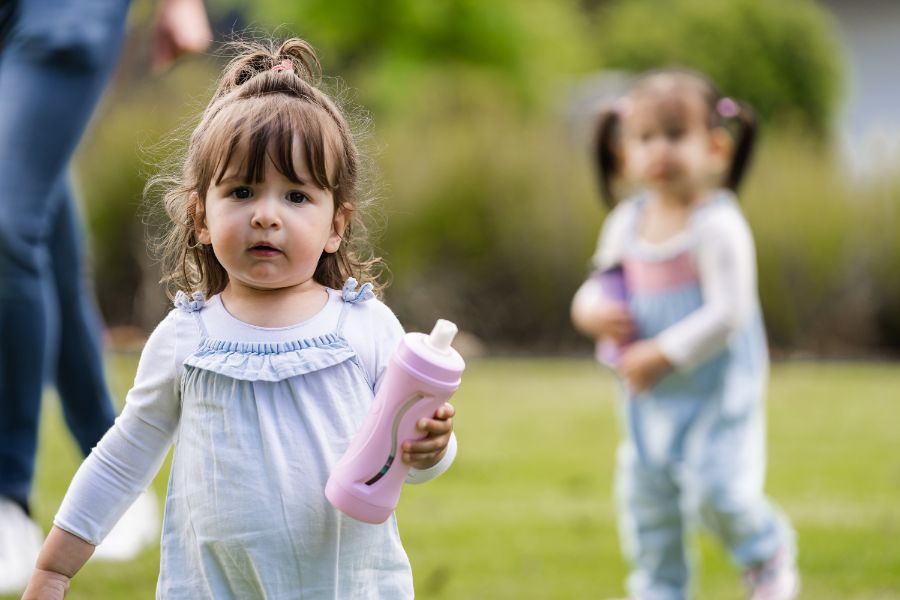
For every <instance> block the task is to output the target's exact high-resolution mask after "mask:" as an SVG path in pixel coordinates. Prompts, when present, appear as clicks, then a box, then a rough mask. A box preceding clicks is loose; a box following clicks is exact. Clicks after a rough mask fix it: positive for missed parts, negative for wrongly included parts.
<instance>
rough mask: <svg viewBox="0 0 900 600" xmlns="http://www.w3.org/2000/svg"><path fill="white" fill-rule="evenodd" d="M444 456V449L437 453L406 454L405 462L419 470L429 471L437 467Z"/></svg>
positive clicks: (404, 454)
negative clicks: (428, 469)
mask: <svg viewBox="0 0 900 600" xmlns="http://www.w3.org/2000/svg"><path fill="white" fill-rule="evenodd" d="M443 454H444V449H443V448H442V449H441V450H438V451H436V452H404V453H403V462H404V463H406V464H408V465H410V466H413V467H416V468H417V469H427V468H429V467H433V466H434V465H436V464H437V463H438V462H439V461H440V459H441V456H443Z"/></svg>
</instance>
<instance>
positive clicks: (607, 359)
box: [594, 265, 628, 365]
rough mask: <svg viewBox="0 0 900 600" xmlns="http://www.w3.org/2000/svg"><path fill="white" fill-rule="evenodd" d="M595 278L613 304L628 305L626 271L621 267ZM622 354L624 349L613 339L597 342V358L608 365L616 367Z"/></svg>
mask: <svg viewBox="0 0 900 600" xmlns="http://www.w3.org/2000/svg"><path fill="white" fill-rule="evenodd" d="M594 277H596V279H597V281H598V282H599V283H600V288H601V289H602V290H603V295H604V296H606V298H607V299H609V300H611V301H613V302H620V303H622V304H627V303H628V287H627V286H626V285H625V270H624V269H623V268H622V266H621V265H616V266H614V267H610V268H608V269H605V270H603V271H599V272H597V273H596V274H595V275H594ZM621 354H622V347H621V346H620V345H619V344H617V343H616V342H614V341H613V340H611V339H608V338H607V339H601V340H599V341H598V342H597V358H598V359H599V360H600V362H602V363H605V364H607V365H614V364H615V363H616V361H618V360H619V356H621Z"/></svg>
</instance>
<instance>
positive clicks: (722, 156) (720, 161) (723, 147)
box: [709, 127, 734, 173]
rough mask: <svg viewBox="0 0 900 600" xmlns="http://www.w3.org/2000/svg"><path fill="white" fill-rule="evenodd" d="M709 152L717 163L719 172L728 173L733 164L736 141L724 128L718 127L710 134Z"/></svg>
mask: <svg viewBox="0 0 900 600" xmlns="http://www.w3.org/2000/svg"><path fill="white" fill-rule="evenodd" d="M709 151H710V154H711V155H712V157H713V160H714V161H715V170H716V171H717V172H723V173H724V172H726V171H727V170H728V168H729V165H730V164H731V153H732V152H733V151H734V140H733V139H732V137H731V134H730V133H728V130H726V129H725V128H724V127H716V128H715V129H713V130H712V131H711V132H710V136H709Z"/></svg>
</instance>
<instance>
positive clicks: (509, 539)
mask: <svg viewBox="0 0 900 600" xmlns="http://www.w3.org/2000/svg"><path fill="white" fill-rule="evenodd" d="M135 365H136V357H134V356H115V357H112V358H111V363H110V366H111V369H110V373H111V377H112V378H113V386H114V388H115V390H116V391H117V392H118V393H119V394H120V395H123V394H124V392H125V390H127V387H128V384H129V382H130V380H131V378H132V376H133V373H134V368H135ZM454 402H455V404H456V406H457V409H458V416H457V419H456V430H457V435H458V436H459V440H460V453H459V457H458V459H457V463H456V464H455V466H454V468H453V469H452V470H451V471H450V472H448V473H447V474H446V475H445V476H444V477H443V478H441V479H439V480H436V481H434V482H432V483H430V484H428V485H425V486H420V487H408V488H407V489H406V491H405V492H404V495H403V499H402V501H401V506H400V508H399V513H398V514H399V520H400V530H401V534H402V536H403V539H404V543H405V545H406V548H407V551H408V553H409V555H410V559H411V561H412V564H413V571H414V574H415V581H416V592H417V597H418V598H422V599H449V598H453V599H465V600H468V599H486V600H497V599H499V600H505V599H516V600H522V599H535V600H555V599H593V598H607V597H616V596H621V595H622V594H623V590H622V580H623V578H624V576H625V571H626V569H625V565H624V563H623V561H622V559H621V558H620V555H619V548H618V540H617V536H616V530H615V515H614V510H613V505H612V501H611V496H612V492H611V482H612V471H613V451H614V447H615V444H616V439H617V430H616V414H615V406H614V402H613V383H612V380H611V378H610V376H609V375H607V374H606V373H604V372H603V371H602V370H600V369H599V368H598V367H596V366H595V365H594V364H593V363H592V362H591V361H590V360H588V359H575V360H571V359H569V360H563V359H516V360H503V359H484V360H478V361H472V362H471V363H470V366H469V369H468V371H467V372H466V374H465V377H464V383H463V387H462V388H461V390H460V392H459V393H458V394H457V396H456V398H455V401H454ZM42 427H43V428H42V436H43V438H42V442H41V453H40V456H39V470H38V477H37V483H36V485H37V489H36V494H35V498H34V508H35V512H36V516H37V518H38V520H39V521H40V523H41V525H42V526H43V527H44V528H45V529H46V528H47V527H49V525H50V522H51V519H52V517H53V514H54V512H55V510H56V507H57V506H58V504H59V502H60V500H61V498H62V495H63V494H64V492H65V489H66V486H67V484H68V481H69V479H70V478H71V476H72V474H73V472H74V470H75V469H76V468H77V464H78V458H77V453H76V452H75V450H74V446H73V445H72V443H71V441H70V440H69V438H68V434H67V433H66V430H65V428H64V426H63V425H62V422H61V419H60V415H59V410H58V408H57V406H56V403H55V402H54V401H48V402H47V409H46V411H45V413H44V419H43V424H42ZM769 456H770V460H769V462H770V466H769V478H768V490H769V492H770V495H771V496H772V497H773V498H774V499H775V500H776V501H777V502H778V503H779V504H780V505H781V506H782V508H784V509H785V510H786V512H787V513H788V514H789V515H790V517H791V518H792V519H793V522H794V524H795V525H796V527H797V529H798V532H799V539H800V552H801V554H800V567H801V570H802V573H803V578H804V589H803V595H802V597H803V598H805V599H809V600H831V599H834V600H838V599H840V600H845V599H857V600H864V599H865V600H875V599H878V600H887V599H900V364H898V363H816V362H810V363H780V364H776V365H775V366H774V367H773V371H772V380H771V385H770V395H769ZM165 485H166V473H165V469H164V472H162V473H161V474H160V475H159V476H158V477H157V479H156V481H155V483H154V486H155V488H156V491H157V493H158V495H159V496H160V498H162V497H163V496H164V494H165ZM696 549H697V552H696V553H697V558H698V561H699V564H700V567H699V569H698V582H697V587H696V594H695V596H696V598H698V599H702V600H729V599H738V598H743V594H742V588H741V584H740V580H739V576H738V573H737V572H736V571H735V570H734V569H733V567H732V566H731V564H730V563H729V561H728V559H727V557H726V556H725V555H724V554H723V553H722V551H721V550H720V549H719V547H718V546H717V545H716V544H715V543H714V542H713V541H712V540H711V539H709V538H708V537H706V536H704V535H702V534H701V535H698V536H697V539H696ZM157 567H158V551H156V550H148V551H146V552H144V553H143V554H142V555H141V556H140V557H138V558H137V559H136V560H134V561H132V562H128V563H112V564H111V563H94V562H91V563H88V565H87V566H86V567H85V568H84V569H83V570H82V572H81V573H80V574H79V576H78V577H77V578H76V579H75V581H74V583H73V586H72V589H71V592H70V594H69V598H71V599H74V600H79V599H91V600H95V599H99V600H105V599H123V600H124V599H128V600H142V599H150V598H153V597H154V590H155V582H156V573H157Z"/></svg>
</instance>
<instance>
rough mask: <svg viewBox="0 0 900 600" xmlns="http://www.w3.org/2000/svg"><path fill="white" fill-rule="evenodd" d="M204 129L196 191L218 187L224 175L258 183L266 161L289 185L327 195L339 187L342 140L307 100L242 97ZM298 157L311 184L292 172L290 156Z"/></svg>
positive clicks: (329, 119) (279, 95)
mask: <svg viewBox="0 0 900 600" xmlns="http://www.w3.org/2000/svg"><path fill="white" fill-rule="evenodd" d="M207 131H209V132H210V135H208V136H207V140H206V143H204V144H202V145H203V146H205V148H203V149H202V150H201V152H200V154H201V156H202V157H204V158H205V160H202V161H201V162H202V163H204V168H201V169H200V173H198V175H199V177H198V179H199V182H198V183H199V184H200V186H198V187H200V189H202V190H204V191H206V190H208V189H209V186H210V185H213V184H215V185H218V184H219V183H221V181H222V179H223V178H224V177H225V175H226V173H228V174H229V175H230V176H237V177H239V178H240V179H242V180H243V181H246V182H247V183H259V182H262V181H263V177H264V173H265V166H266V161H271V162H272V165H273V166H274V167H275V168H276V169H277V170H278V172H279V173H281V174H282V175H284V176H285V177H286V178H287V179H289V180H290V181H292V182H294V183H297V184H301V183H303V184H313V185H315V186H317V187H319V188H320V189H323V190H329V191H333V190H334V189H336V188H337V187H338V179H339V174H340V172H341V170H342V162H343V148H342V144H341V142H340V139H341V138H340V135H339V133H338V131H337V127H336V126H335V125H334V124H333V122H332V119H331V117H330V116H329V115H328V114H327V113H325V112H324V111H323V110H322V109H320V108H319V107H317V106H315V105H313V104H311V103H310V102H307V101H305V100H302V99H299V98H296V99H295V98H288V97H286V96H285V95H283V94H271V95H266V96H262V97H257V98H246V99H243V100H241V101H239V102H235V103H232V104H231V105H229V106H227V107H225V108H223V109H222V110H221V111H220V112H219V113H217V114H216V115H214V116H213V117H212V119H211V120H210V122H209V126H208V128H207ZM297 144H299V145H300V147H299V148H295V146H296V145H297ZM203 150H205V151H203ZM299 150H302V152H300V153H299V154H298V152H297V151H299ZM301 156H302V160H304V161H305V162H306V164H305V165H304V166H305V167H306V171H307V172H308V173H309V174H310V176H311V177H312V181H304V180H302V179H301V178H300V176H299V175H298V174H297V165H296V164H295V158H297V157H301Z"/></svg>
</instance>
